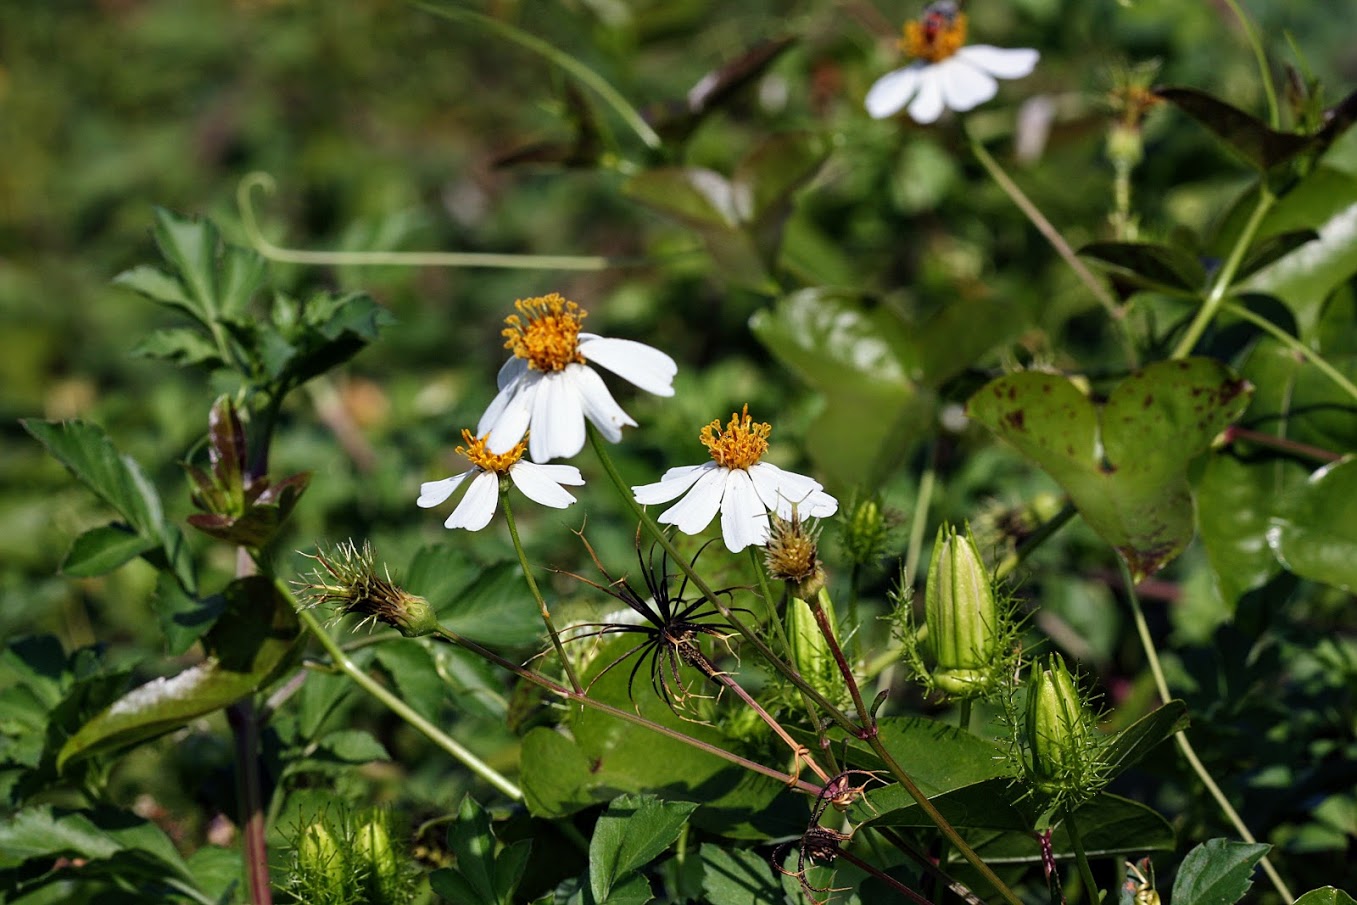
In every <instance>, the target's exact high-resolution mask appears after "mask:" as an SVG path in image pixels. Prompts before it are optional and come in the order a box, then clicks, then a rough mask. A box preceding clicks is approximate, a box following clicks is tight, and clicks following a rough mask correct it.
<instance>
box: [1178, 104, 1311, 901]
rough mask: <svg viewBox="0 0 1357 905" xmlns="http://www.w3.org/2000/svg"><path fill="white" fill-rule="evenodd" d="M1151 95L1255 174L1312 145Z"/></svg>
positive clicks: (1209, 107) (1236, 115) (1237, 113)
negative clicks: (1199, 127) (1194, 124)
mask: <svg viewBox="0 0 1357 905" xmlns="http://www.w3.org/2000/svg"><path fill="white" fill-rule="evenodd" d="M1155 94H1158V95H1159V96H1160V97H1162V98H1164V100H1166V101H1169V102H1170V103H1172V104H1173V105H1174V106H1176V107H1177V108H1178V109H1180V110H1182V111H1183V112H1184V113H1186V114H1187V115H1188V116H1191V117H1192V118H1193V119H1195V120H1196V121H1197V122H1199V123H1201V124H1202V125H1203V126H1205V127H1206V128H1208V129H1210V130H1211V131H1212V132H1213V133H1215V135H1216V137H1217V138H1219V139H1220V140H1221V141H1222V142H1224V143H1225V146H1226V147H1228V148H1229V149H1230V150H1232V151H1234V152H1235V153H1236V154H1238V155H1239V156H1240V157H1241V158H1243V159H1244V160H1245V162H1247V163H1248V164H1249V165H1251V166H1253V167H1255V168H1257V169H1259V170H1269V169H1271V168H1272V167H1274V166H1276V165H1277V164H1279V163H1284V162H1286V161H1288V160H1290V159H1291V158H1292V157H1295V156H1296V155H1297V154H1299V153H1300V152H1302V151H1304V150H1305V149H1306V148H1308V147H1310V146H1311V145H1312V144H1313V143H1314V138H1313V137H1312V136H1309V135H1296V134H1295V133H1292V132H1277V131H1275V130H1273V129H1271V128H1269V127H1268V125H1267V124H1266V123H1264V122H1263V121H1262V120H1260V119H1258V118H1257V117H1255V116H1253V115H1251V114H1248V113H1245V112H1244V111H1243V110H1240V109H1239V108H1237V107H1232V106H1230V105H1229V104H1227V103H1225V102H1224V101H1222V100H1220V99H1219V98H1216V97H1213V96H1211V95H1209V94H1207V93H1206V92H1204V91H1198V90H1196V89H1195V88H1158V89H1156V90H1155ZM1175 905H1176V903H1175Z"/></svg>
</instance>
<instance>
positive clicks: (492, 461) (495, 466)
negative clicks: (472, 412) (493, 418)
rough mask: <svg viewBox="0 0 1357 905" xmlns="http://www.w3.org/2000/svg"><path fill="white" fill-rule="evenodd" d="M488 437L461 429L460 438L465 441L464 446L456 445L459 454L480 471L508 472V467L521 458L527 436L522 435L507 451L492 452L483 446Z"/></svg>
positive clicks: (487, 435) (526, 445) (526, 444)
mask: <svg viewBox="0 0 1357 905" xmlns="http://www.w3.org/2000/svg"><path fill="white" fill-rule="evenodd" d="M489 437H490V435H489V434H486V435H485V436H484V437H473V436H471V431H469V430H465V429H464V430H463V431H462V439H463V440H465V441H466V446H459V447H457V452H458V454H460V455H463V456H466V458H467V461H469V462H470V463H471V464H472V465H475V466H476V467H477V468H479V469H481V470H482V471H493V472H494V473H495V474H508V473H509V469H510V468H512V467H513V466H514V463H516V462H517V461H518V460H519V459H521V458H523V453H524V451H526V450H527V448H528V438H527V436H524V437H523V439H522V440H520V441H519V444H518V445H517V446H515V447H514V448H513V449H511V450H509V451H508V452H507V453H500V454H496V453H492V452H491V451H490V450H488V449H486V448H485V441H486V440H487V439H488V438H489Z"/></svg>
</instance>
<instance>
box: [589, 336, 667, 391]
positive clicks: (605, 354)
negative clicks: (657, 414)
mask: <svg viewBox="0 0 1357 905" xmlns="http://www.w3.org/2000/svg"><path fill="white" fill-rule="evenodd" d="M580 354H581V355H583V356H584V357H585V359H586V360H587V361H592V362H593V363H594V364H596V365H598V366H599V367H602V368H607V369H608V370H609V371H612V372H613V373H614V374H616V375H617V376H618V377H621V378H622V379H623V380H626V381H628V382H630V383H633V384H635V385H636V386H638V387H640V388H641V389H643V390H645V391H646V392H647V393H654V394H655V395H656V396H672V395H674V386H673V384H674V375H675V374H677V373H678V365H677V364H675V363H674V359H672V358H670V357H669V356H668V355H665V354H664V353H663V352H661V351H660V350H659V349H655V348H652V347H651V346H647V345H646V344H645V343H638V342H633V341H631V340H629V339H606V338H604V337H602V336H595V335H594V334H592V333H581V334H580Z"/></svg>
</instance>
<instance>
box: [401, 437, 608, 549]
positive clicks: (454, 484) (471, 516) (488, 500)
mask: <svg viewBox="0 0 1357 905" xmlns="http://www.w3.org/2000/svg"><path fill="white" fill-rule="evenodd" d="M462 439H463V440H465V441H466V443H467V445H466V446H459V447H457V452H458V453H460V454H461V455H462V456H464V457H466V459H467V461H469V462H470V463H471V468H470V469H468V470H467V471H464V472H462V473H461V474H459V475H454V476H452V477H450V478H444V479H443V480H441V481H428V482H427V483H424V484H421V485H420V486H419V499H418V500H417V501H416V502H417V503H418V504H419V505H420V506H422V507H424V508H425V509H428V508H430V507H432V506H437V505H439V504H440V503H442V502H443V501H444V500H446V499H447V498H448V497H450V496H452V493H453V491H455V490H456V489H457V488H458V487H460V486H461V485H462V484H463V483H464V482H465V481H466V480H467V478H470V479H471V484H470V486H468V487H467V489H466V493H465V494H464V495H463V496H462V500H461V502H459V503H458V504H457V508H456V509H454V510H452V515H450V516H448V520H447V521H446V522H444V523H443V525H444V526H445V527H448V528H465V529H467V530H468V531H479V530H481V529H482V528H484V527H485V526H486V525H488V524H490V517H491V516H493V515H494V514H495V502H496V500H498V499H499V479H500V475H504V474H507V475H508V476H509V480H511V481H513V482H514V486H515V487H517V488H518V489H519V490H521V491H523V495H524V496H526V497H527V498H528V499H530V500H532V501H533V502H534V503H541V504H542V505H543V506H550V507H552V508H553V509H564V508H566V507H567V506H569V505H570V504H571V503H573V502H575V498H574V497H573V496H571V495H570V492H569V491H567V490H566V489H565V488H564V487H562V486H561V485H563V484H570V485H573V486H578V485H580V484H583V483H584V478H583V477H582V476H581V475H580V470H579V469H578V468H575V467H574V466H573V465H534V464H533V463H532V462H524V461H522V457H523V451H524V450H525V449H526V448H527V446H528V442H527V441H526V440H521V441H520V442H519V443H518V444H516V445H515V446H514V447H513V448H512V449H510V450H509V451H508V452H507V453H504V454H503V455H496V454H495V453H493V452H491V451H489V450H488V449H486V442H485V437H480V438H476V437H473V436H471V431H467V430H464V431H462Z"/></svg>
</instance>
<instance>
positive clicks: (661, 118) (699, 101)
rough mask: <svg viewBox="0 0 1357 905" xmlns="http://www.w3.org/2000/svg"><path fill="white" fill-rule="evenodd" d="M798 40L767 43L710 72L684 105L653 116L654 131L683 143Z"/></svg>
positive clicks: (788, 38) (690, 93)
mask: <svg viewBox="0 0 1357 905" xmlns="http://www.w3.org/2000/svg"><path fill="white" fill-rule="evenodd" d="M795 41H796V38H795V37H783V38H775V39H773V40H771V41H764V42H763V43H761V44H758V45H757V46H755V47H753V48H752V49H750V50H748V51H746V52H744V53H743V54H741V55H740V56H738V57H736V58H735V59H733V60H731V61H730V62H728V63H725V64H724V65H722V66H721V67H720V68H719V69H715V70H713V71H711V72H708V73H707V74H706V75H704V76H702V78H700V79H698V80H697V83H696V84H695V85H693V87H692V88H690V89H689V90H688V95H687V97H685V98H684V99H683V101H682V102H681V103H677V104H673V105H671V107H672V108H673V109H666V110H664V111H661V112H659V113H658V114H657V115H655V116H654V126H655V131H656V132H658V133H659V134H660V135H661V136H663V137H664V138H665V140H666V143H668V142H682V141H683V140H684V139H686V138H687V137H688V136H689V135H690V134H691V133H692V131H693V129H695V128H696V127H697V126H698V125H699V124H700V123H701V122H702V121H703V120H704V119H706V117H707V116H708V114H710V113H711V112H713V111H715V110H718V109H720V108H721V107H722V106H724V105H725V104H726V103H727V102H728V101H729V100H730V99H731V98H732V97H733V96H734V95H735V94H736V93H737V92H738V91H739V90H740V89H741V88H743V87H744V86H746V85H748V84H749V83H751V82H753V81H755V80H756V79H758V77H759V76H761V75H762V74H763V73H764V72H765V71H766V70H767V69H768V67H769V66H771V65H772V64H773V62H774V61H775V60H776V59H777V58H778V57H779V56H781V54H782V52H783V51H784V50H786V49H787V48H788V47H790V46H791V45H792V44H793V43H795Z"/></svg>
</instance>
